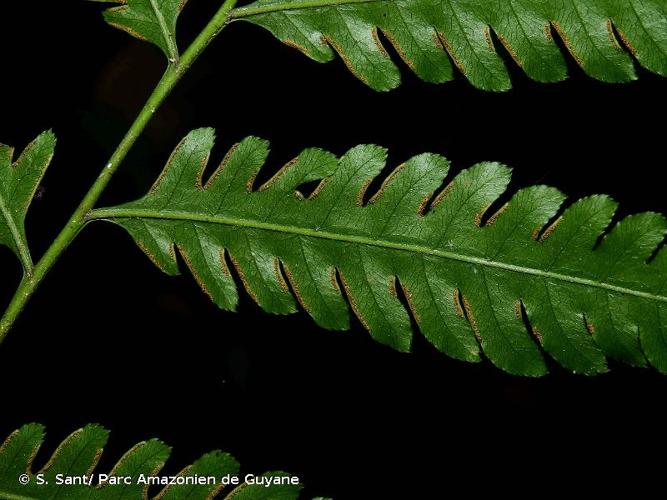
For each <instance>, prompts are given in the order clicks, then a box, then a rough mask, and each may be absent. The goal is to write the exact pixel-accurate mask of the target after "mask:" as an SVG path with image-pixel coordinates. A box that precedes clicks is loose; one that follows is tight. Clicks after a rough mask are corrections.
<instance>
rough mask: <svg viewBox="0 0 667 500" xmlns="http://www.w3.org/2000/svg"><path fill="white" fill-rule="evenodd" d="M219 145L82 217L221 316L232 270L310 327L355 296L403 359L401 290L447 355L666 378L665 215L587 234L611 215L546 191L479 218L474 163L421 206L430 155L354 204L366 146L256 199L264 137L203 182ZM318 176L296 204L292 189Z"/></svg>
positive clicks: (486, 189)
mask: <svg viewBox="0 0 667 500" xmlns="http://www.w3.org/2000/svg"><path fill="white" fill-rule="evenodd" d="M213 142H214V133H213V131H212V130H210V129H200V130H196V131H194V132H192V133H191V134H190V135H188V137H186V138H185V139H184V140H183V142H181V144H180V145H179V146H178V147H177V148H176V150H175V151H174V153H173V154H172V156H171V159H170V160H169V162H168V164H167V166H166V168H165V169H164V171H163V173H162V175H161V176H160V178H159V179H158V181H157V182H156V183H155V185H154V186H153V187H152V189H151V190H150V192H149V193H148V194H147V195H146V196H145V197H144V198H142V199H140V200H138V201H135V202H132V203H128V204H126V205H122V206H120V207H116V208H110V209H101V210H97V211H95V212H94V215H93V218H97V219H100V218H103V219H108V220H111V221H113V222H115V223H117V224H119V225H121V226H122V227H124V228H125V229H126V230H127V231H129V233H130V234H131V235H132V236H133V238H134V239H135V240H136V242H137V243H138V245H139V246H140V247H141V248H142V249H143V250H144V252H145V253H146V254H147V255H148V256H149V257H150V258H151V259H152V260H153V262H155V264H157V265H158V266H159V267H160V268H161V269H162V270H164V271H165V272H167V273H169V274H177V273H178V272H179V268H178V264H177V260H176V249H177V250H178V253H180V255H181V256H182V257H183V259H184V260H185V262H186V263H187V265H188V267H189V268H190V271H191V272H192V274H193V275H194V277H195V278H196V280H197V281H198V283H199V284H200V286H201V288H202V289H203V290H204V291H205V292H206V293H207V294H208V295H209V296H210V297H211V299H212V300H213V301H214V302H215V303H216V304H217V305H218V306H220V307H221V308H223V309H225V310H234V309H235V307H236V305H237V302H238V296H237V290H236V284H235V281H234V278H233V277H232V273H231V272H230V267H231V266H233V267H234V268H235V269H236V272H237V273H238V275H239V276H240V279H241V281H242V283H243V285H244V287H245V288H246V290H247V291H248V293H249V294H250V295H251V296H252V298H253V299H254V300H255V301H256V302H257V303H258V304H259V305H260V306H261V307H262V308H263V309H264V310H266V311H268V312H271V313H275V314H289V313H293V312H294V311H295V310H296V308H297V301H298V302H299V303H300V304H301V305H302V307H303V309H305V310H306V311H307V312H308V313H309V314H310V315H311V316H312V317H313V318H314V319H315V321H316V322H317V323H318V324H319V325H321V326H322V327H325V328H329V329H335V330H344V329H347V328H348V327H349V323H348V303H347V302H349V304H350V306H351V308H352V310H353V311H354V312H355V313H356V315H357V317H358V318H359V320H360V321H361V322H362V323H363V325H364V326H365V327H366V328H367V329H368V330H369V331H370V333H371V335H372V336H373V337H374V338H375V339H376V340H378V341H380V342H382V343H384V344H387V345H390V346H392V347H394V348H395V349H398V350H400V351H408V350H409V349H410V345H411V340H412V333H411V326H410V323H411V322H410V316H409V314H408V311H407V310H406V307H405V306H404V305H403V303H402V301H401V299H400V297H401V295H403V296H404V297H405V302H406V303H407V309H409V310H410V311H411V313H412V315H413V316H414V319H415V320H416V323H417V324H418V325H419V329H420V330H421V332H422V333H423V334H424V335H425V336H426V337H427V338H428V339H429V341H430V342H431V343H432V344H433V345H434V346H435V347H437V348H438V349H439V350H441V351H442V352H444V353H446V354H448V355H450V356H452V357H454V358H457V359H461V360H466V361H477V360H479V358H480V354H481V353H482V352H483V353H484V354H485V355H486V356H487V357H488V358H489V359H490V360H491V361H492V362H493V363H494V364H495V365H497V366H498V367H499V368H501V369H503V370H505V371H507V372H510V373H513V374H518V375H529V376H539V375H543V374H544V373H546V371H547V368H546V365H545V361H544V358H543V353H542V351H545V352H546V353H548V354H549V355H550V356H551V357H553V358H554V359H555V360H556V361H558V362H559V363H560V364H562V365H563V366H564V367H566V368H568V369H569V370H572V371H574V372H577V373H585V374H595V373H601V372H604V371H606V370H607V365H606V359H605V357H606V356H610V357H612V358H615V359H618V360H621V361H624V362H626V363H629V364H631V365H635V366H645V365H647V358H648V361H650V363H651V364H653V366H655V367H656V368H658V369H659V370H661V371H663V372H667V289H666V287H667V251H665V250H664V249H661V250H660V251H659V252H657V255H656V256H655V257H654V258H652V256H653V254H654V252H655V250H656V247H657V246H658V245H659V244H660V243H661V242H662V240H663V237H664V234H665V230H666V228H667V225H666V223H665V220H664V218H663V217H662V216H660V215H657V214H653V213H645V214H641V215H636V216H631V217H628V218H626V219H624V220H622V221H621V222H619V223H618V224H616V225H615V226H614V227H613V228H611V230H609V233H608V234H606V235H605V236H604V238H602V239H601V241H599V239H600V235H601V234H602V233H603V232H604V231H605V230H606V229H607V226H608V225H609V224H610V221H611V218H612V215H613V213H614V211H615V209H616V204H615V203H614V202H613V201H612V200H611V199H609V198H608V197H606V196H591V197H589V198H584V199H582V200H579V201H577V202H575V203H573V204H572V205H570V206H569V207H568V208H567V209H566V210H564V211H563V212H562V215H560V216H559V217H558V218H557V219H555V220H554V217H555V215H557V214H559V213H560V212H559V210H560V207H561V204H562V203H563V201H564V199H565V197H564V195H563V194H561V193H560V192H559V191H557V190H555V189H553V188H549V187H545V186H535V187H531V188H527V189H522V190H520V191H518V192H517V193H516V194H515V195H514V196H513V198H512V199H511V201H510V202H509V203H508V204H507V205H506V206H505V207H503V209H501V210H500V211H498V212H497V213H495V214H490V213H488V212H489V207H490V206H491V205H492V204H493V203H494V201H496V200H497V198H498V197H499V196H500V195H501V194H502V193H503V191H505V189H506V187H507V185H508V182H509V180H510V169H508V168H507V167H504V166H502V165H499V164H497V163H482V164H479V165H476V166H474V167H472V168H470V169H468V170H464V171H462V172H461V173H459V174H458V175H457V176H455V177H454V178H453V179H451V181H448V183H447V187H446V188H445V189H444V191H442V193H441V194H439V195H438V196H437V197H435V198H433V193H434V192H436V191H437V190H438V188H439V186H440V185H441V183H442V182H443V179H444V178H445V176H446V175H447V172H448V168H449V165H448V162H447V161H446V160H445V159H444V158H442V157H440V156H437V155H434V154H424V155H421V156H417V157H415V158H413V159H411V160H409V161H408V162H406V163H405V164H403V165H401V166H400V167H399V168H397V169H396V170H395V171H394V172H393V173H392V174H391V175H390V176H389V177H388V178H387V180H386V181H385V182H384V184H383V185H382V188H381V189H380V190H379V191H378V192H377V193H375V194H374V195H373V196H372V197H371V198H370V201H369V202H368V203H367V204H366V205H365V206H364V203H363V200H364V198H365V196H366V189H367V186H368V185H369V184H370V182H371V181H372V180H373V179H374V178H375V177H376V176H377V175H378V174H379V172H380V171H381V170H382V168H383V167H384V165H385V156H386V153H385V150H384V149H382V148H380V147H378V146H358V147H355V148H353V149H352V150H350V151H349V152H348V153H346V154H345V155H344V156H343V157H342V158H340V159H337V158H336V157H335V156H333V155H332V154H330V153H327V152H325V151H322V150H319V149H308V150H306V151H304V152H303V153H302V154H301V155H299V157H298V158H297V159H295V160H294V161H293V162H290V163H289V164H288V165H286V166H285V167H284V168H283V169H282V170H280V172H279V173H278V174H277V175H276V176H274V177H273V178H272V179H271V180H270V181H269V182H267V183H266V184H264V185H263V186H262V187H260V188H259V189H258V190H256V191H255V190H253V187H252V186H253V182H254V179H255V177H256V175H257V173H258V171H259V169H260V168H261V166H262V165H263V163H264V161H265V159H266V157H267V154H268V145H267V143H266V142H264V141H262V140H260V139H257V138H253V137H251V138H248V139H245V140H244V141H242V142H241V143H240V144H238V145H237V146H235V147H234V148H233V149H232V150H231V151H230V152H229V154H228V155H227V157H226V159H225V160H224V162H223V163H222V165H221V166H220V167H219V168H217V169H216V170H215V172H213V173H212V174H211V175H210V177H209V178H208V180H206V181H204V179H203V174H204V169H205V167H206V164H207V162H208V158H209V154H210V152H211V148H212V146H213ZM312 181H320V183H319V187H318V188H317V189H316V190H315V191H314V192H313V193H312V194H311V195H310V196H308V197H307V198H306V197H304V196H303V195H301V194H300V193H299V191H298V188H299V186H301V185H303V184H305V183H309V182H312ZM487 219H488V220H487ZM649 260H650V263H648V261H649ZM346 298H347V301H346ZM524 320H526V321H525V322H524Z"/></svg>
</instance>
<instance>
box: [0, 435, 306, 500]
mask: <svg viewBox="0 0 667 500" xmlns="http://www.w3.org/2000/svg"><path fill="white" fill-rule="evenodd" d="M108 434H109V433H108V432H107V431H106V430H105V429H104V428H102V427H100V426H99V425H87V426H86V427H84V428H83V429H79V430H78V431H75V432H74V433H72V434H71V435H70V436H69V437H67V438H66V439H65V440H64V441H63V442H62V443H61V444H60V446H58V449H57V450H56V451H55V453H54V454H53V456H52V457H51V458H50V459H49V461H48V462H47V464H46V465H45V466H44V467H43V468H42V469H41V470H40V471H39V472H33V470H32V469H33V461H34V459H35V456H36V455H37V452H38V451H39V449H40V447H41V445H42V443H43V441H44V428H43V427H42V426H41V425H38V424H28V425H25V426H23V427H22V428H21V429H19V430H17V431H15V432H14V433H12V434H11V435H10V436H9V437H8V438H7V439H6V440H5V442H4V444H3V445H2V447H0V497H1V498H3V499H17V500H41V499H44V498H56V497H58V498H72V499H77V500H110V499H112V498H113V499H126V500H139V499H142V500H143V499H147V498H149V488H150V487H151V484H150V482H151V481H154V479H150V478H159V479H160V481H159V482H157V483H155V484H156V485H157V487H158V488H159V487H160V485H161V484H164V483H165V482H166V483H168V484H166V485H165V486H164V487H163V489H162V490H161V491H160V492H159V493H158V494H157V495H156V496H155V497H151V498H155V500H182V499H185V498H188V499H192V500H196V499H201V500H204V499H206V500H209V499H213V498H218V494H219V493H221V490H222V489H223V484H222V482H221V479H222V478H223V477H224V476H227V475H229V476H237V475H238V472H239V464H238V462H237V461H236V460H235V459H234V458H233V457H232V456H230V455H228V454H226V453H222V452H220V451H214V452H212V453H208V454H206V455H204V456H202V457H201V458H200V459H199V460H197V461H196V462H195V463H194V464H192V465H190V466H188V467H186V468H185V469H184V470H183V471H181V472H180V473H179V474H177V475H176V476H163V475H160V471H161V470H162V468H163V467H164V465H165V462H166V461H167V459H168V458H169V454H170V452H171V450H170V448H169V447H168V446H167V445H165V444H164V443H162V442H160V441H158V440H157V439H152V440H150V441H145V442H142V443H139V444H137V445H136V446H134V447H133V448H132V449H131V450H129V451H128V452H127V453H126V454H125V455H123V457H122V458H121V459H120V460H119V461H118V463H117V464H116V465H115V467H114V468H113V470H112V471H111V472H110V473H109V474H105V476H107V477H106V480H103V478H101V477H100V476H101V474H96V473H95V468H96V466H97V463H98V462H99V460H100V457H101V455H102V451H103V448H104V446H105V445H106V443H107V439H108ZM83 476H86V480H87V484H83V483H82V482H81V481H79V482H78V484H67V483H65V484H63V482H64V481H65V478H67V477H69V478H75V477H79V478H81V477H83ZM172 477H173V478H174V480H173V481H172ZM195 477H199V478H209V477H213V478H215V480H208V481H201V482H194V484H193V481H192V479H191V480H189V481H188V480H186V478H195ZM237 477H238V476H237ZM262 477H279V478H285V477H289V476H288V475H287V474H285V473H282V472H272V473H267V474H265V475H264V476H262ZM113 478H129V479H128V482H126V481H125V480H121V481H119V480H114V479H113ZM177 478H182V479H180V480H179V479H177ZM276 482H277V483H280V482H283V483H284V481H276ZM59 483H61V484H59ZM169 483H172V484H169ZM239 483H242V484H241V485H240V486H238V487H236V488H235V489H234V490H232V491H229V493H228V494H227V490H226V489H225V492H223V494H222V497H220V498H223V497H224V498H230V499H231V498H236V499H244V500H260V499H269V498H270V499H275V500H291V499H296V498H298V496H299V492H300V489H301V487H300V486H299V485H294V484H270V485H269V486H266V485H264V486H257V485H255V484H250V485H248V484H247V483H244V482H243V480H242V478H241V479H239ZM232 487H233V486H230V487H229V488H232Z"/></svg>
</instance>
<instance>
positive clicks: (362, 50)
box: [232, 0, 667, 91]
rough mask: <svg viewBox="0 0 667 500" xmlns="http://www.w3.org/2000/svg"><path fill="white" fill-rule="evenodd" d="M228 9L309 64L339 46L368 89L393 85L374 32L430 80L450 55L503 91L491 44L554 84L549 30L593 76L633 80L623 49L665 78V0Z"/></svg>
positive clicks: (307, 2)
mask: <svg viewBox="0 0 667 500" xmlns="http://www.w3.org/2000/svg"><path fill="white" fill-rule="evenodd" d="M232 16H233V17H234V18H236V19H242V20H245V21H249V22H251V23H254V24H257V25H260V26H263V27H264V28H266V29H268V30H269V31H271V33H273V34H274V35H275V36H276V37H277V38H279V39H280V40H282V41H283V42H284V43H286V44H288V45H290V46H293V47H296V48H298V49H299V50H301V51H302V52H303V53H305V54H306V55H307V56H309V57H310V58H312V59H314V60H315V61H319V62H326V61H330V60H331V59H333V57H334V54H335V53H338V54H339V55H340V57H341V58H342V59H343V61H344V62H345V64H346V65H347V66H348V67H349V68H350V70H351V71H352V72H353V73H354V75H355V76H357V77H358V78H359V79H360V80H362V81H363V82H365V83H366V84H368V85H369V86H370V87H372V88H374V89H376V90H389V89H393V88H395V87H397V86H398V85H399V84H400V74H399V71H398V69H397V68H396V66H395V65H394V63H393V62H392V60H391V58H390V57H389V55H388V53H387V51H386V49H385V46H384V45H385V42H383V41H382V40H381V37H380V35H379V34H380V33H382V34H383V35H384V38H386V39H387V42H388V43H390V44H391V45H392V46H393V48H394V49H395V50H396V51H397V52H398V54H399V55H400V57H401V58H402V59H403V60H404V62H405V63H406V64H407V66H409V67H410V69H412V70H413V71H414V72H415V73H416V74H417V75H418V76H419V77H420V78H422V79H423V80H426V81H429V82H435V83H441V82H446V81H449V80H451V79H452V78H453V67H452V64H451V63H450V60H451V62H453V63H454V65H455V66H456V67H457V68H458V69H459V70H460V71H461V73H463V74H464V75H465V77H466V78H467V79H468V80H469V81H470V83H472V84H473V85H474V86H475V87H478V88H480V89H484V90H493V91H502V90H507V89H509V88H510V87H511V82H510V78H509V75H508V72H507V69H506V67H505V64H504V63H503V60H502V59H501V57H499V55H498V53H497V45H498V43H500V44H502V45H503V46H504V47H505V49H506V50H507V52H508V53H509V55H510V56H511V58H513V59H514V61H515V62H516V63H517V64H518V65H519V66H520V67H521V68H522V69H523V71H525V73H526V74H527V75H528V76H529V77H530V78H532V79H534V80H536V81H539V82H557V81H561V80H563V79H565V78H566V76H567V70H566V64H565V59H564V57H563V55H562V54H561V52H560V50H559V48H558V46H557V45H556V43H555V42H554V37H556V36H558V37H560V38H561V40H562V41H563V43H564V45H565V47H566V49H567V51H568V52H569V53H570V55H571V56H572V57H573V58H574V60H575V61H576V62H577V63H578V64H579V66H581V67H582V68H583V70H584V71H585V72H586V73H587V74H588V75H590V76H591V77H593V78H596V79H598V80H602V81H605V82H627V81H630V80H634V79H635V78H636V73H635V70H634V67H633V61H632V58H631V55H632V56H634V57H635V58H636V60H637V61H638V62H639V63H640V64H641V65H642V66H643V67H644V68H646V69H648V70H650V71H653V72H655V73H658V74H660V75H663V76H667V3H666V2H665V1H664V0H259V1H257V2H255V3H253V4H251V5H249V6H246V7H241V8H238V9H236V10H235V11H233V13H232ZM494 34H495V38H496V39H497V42H496V40H495V39H494V36H493V35H494Z"/></svg>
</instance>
